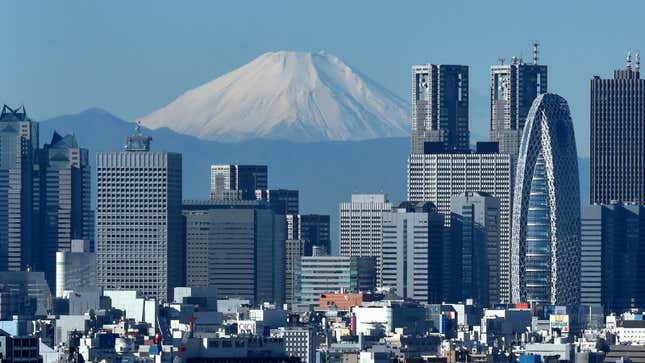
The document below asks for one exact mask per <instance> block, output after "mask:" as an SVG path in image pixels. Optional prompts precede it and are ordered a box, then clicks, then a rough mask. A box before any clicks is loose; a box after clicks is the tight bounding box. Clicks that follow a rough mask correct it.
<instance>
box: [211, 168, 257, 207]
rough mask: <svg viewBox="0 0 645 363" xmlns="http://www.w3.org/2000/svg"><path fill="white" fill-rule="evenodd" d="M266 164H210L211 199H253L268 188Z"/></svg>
mask: <svg viewBox="0 0 645 363" xmlns="http://www.w3.org/2000/svg"><path fill="white" fill-rule="evenodd" d="M268 178H269V177H268V171H267V166H266V165H211V199H218V200H236V199H243V200H253V199H256V196H255V191H256V190H257V189H267V188H268Z"/></svg>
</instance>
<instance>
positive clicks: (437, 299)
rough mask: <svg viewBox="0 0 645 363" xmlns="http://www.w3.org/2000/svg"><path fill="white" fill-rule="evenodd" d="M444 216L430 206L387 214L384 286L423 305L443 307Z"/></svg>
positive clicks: (419, 205) (399, 208) (416, 205)
mask: <svg viewBox="0 0 645 363" xmlns="http://www.w3.org/2000/svg"><path fill="white" fill-rule="evenodd" d="M443 222H444V217H443V215H441V214H439V213H437V208H436V207H435V206H434V204H432V203H430V202H417V203H412V202H403V203H401V204H399V205H398V206H397V207H395V208H393V209H392V211H391V212H384V213H383V286H384V287H391V288H394V289H395V290H396V294H397V295H398V296H401V297H403V298H407V299H413V300H416V301H418V302H420V303H428V302H430V303H441V302H442V301H443V300H442V296H441V283H442V280H441V277H442V275H441V257H442V249H443V244H444V242H443V233H444V231H443Z"/></svg>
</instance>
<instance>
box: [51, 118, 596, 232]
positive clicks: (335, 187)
mask: <svg viewBox="0 0 645 363" xmlns="http://www.w3.org/2000/svg"><path fill="white" fill-rule="evenodd" d="M54 130H57V131H59V132H61V133H74V134H75V135H76V137H77V139H78V142H79V144H80V145H81V146H82V147H87V148H88V149H90V152H91V153H92V154H93V153H95V152H97V151H113V150H120V149H121V148H122V147H123V144H124V140H125V137H126V136H127V135H129V134H131V133H132V132H133V130H134V124H133V123H130V122H126V121H124V120H121V119H119V118H117V117H115V116H113V115H111V114H109V113H108V112H106V111H103V110H100V109H90V110H87V111H84V112H81V113H79V114H75V115H66V116H61V117H56V118H53V119H49V120H46V121H43V122H41V123H40V137H41V143H44V142H48V141H49V139H50V138H51V135H52V133H53V131H54ZM144 132H145V133H146V134H148V135H150V136H152V137H153V141H152V147H153V149H155V150H166V151H176V152H181V153H182V154H183V174H184V179H183V180H184V188H183V189H184V199H205V198H207V197H208V190H209V170H210V165H211V164H214V163H258V164H267V165H268V166H269V185H270V187H272V188H294V189H298V190H300V199H301V204H300V205H301V211H302V213H324V214H329V215H331V217H332V223H333V226H332V230H333V234H332V239H333V240H334V241H336V243H337V240H338V226H337V220H338V203H339V202H341V201H346V200H349V198H350V195H351V194H352V193H355V192H360V193H371V192H375V193H376V192H385V193H387V194H388V195H389V196H390V199H391V200H392V201H398V200H402V199H403V198H405V195H406V163H407V155H408V152H409V139H408V138H407V137H405V138H389V139H376V140H368V141H331V142H319V143H308V144H302V143H292V142H286V141H268V140H262V141H245V142H242V143H237V144H225V143H218V142H214V141H204V140H200V139H197V138H195V137H192V136H186V135H181V134H177V133H175V132H173V131H171V130H168V129H158V130H145V131H144ZM94 160H95V159H94V157H93V156H92V164H94ZM580 171H581V186H580V187H581V188H580V189H581V200H582V201H583V202H584V203H586V202H587V201H588V199H589V159H581V160H580ZM92 174H93V177H94V172H93V173H92Z"/></svg>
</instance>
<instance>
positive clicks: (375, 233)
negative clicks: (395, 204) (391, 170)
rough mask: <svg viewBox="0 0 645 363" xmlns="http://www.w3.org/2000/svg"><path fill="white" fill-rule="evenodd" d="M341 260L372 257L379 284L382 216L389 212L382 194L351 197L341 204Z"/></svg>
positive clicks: (380, 279)
mask: <svg viewBox="0 0 645 363" xmlns="http://www.w3.org/2000/svg"><path fill="white" fill-rule="evenodd" d="M339 209H340V254H341V256H361V257H363V256H372V257H374V258H375V259H376V284H377V286H381V281H382V276H381V274H382V269H381V267H382V259H381V257H382V255H381V253H382V246H383V239H382V235H381V233H382V226H383V212H389V211H390V210H392V204H391V203H390V202H389V201H388V200H387V197H386V196H385V195H384V194H352V201H351V202H349V203H347V202H345V203H340V206H339Z"/></svg>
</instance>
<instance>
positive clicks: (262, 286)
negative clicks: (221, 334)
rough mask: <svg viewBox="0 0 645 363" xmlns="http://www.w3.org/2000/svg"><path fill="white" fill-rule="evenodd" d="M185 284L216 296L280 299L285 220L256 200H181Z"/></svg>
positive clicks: (284, 249) (262, 300)
mask: <svg viewBox="0 0 645 363" xmlns="http://www.w3.org/2000/svg"><path fill="white" fill-rule="evenodd" d="M183 214H184V217H185V218H186V250H187V251H186V254H187V260H186V265H187V271H186V273H187V276H188V280H189V283H190V286H211V287H215V288H216V289H217V295H218V296H219V297H222V298H225V297H227V296H228V297H240V298H244V299H249V300H251V301H253V302H255V303H262V302H274V303H277V304H282V303H283V302H284V280H285V251H286V248H285V240H286V223H285V217H284V216H283V215H279V214H276V213H275V212H274V211H273V210H272V209H271V208H269V205H268V203H266V202H265V201H258V200H237V201H220V200H207V201H184V204H183Z"/></svg>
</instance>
